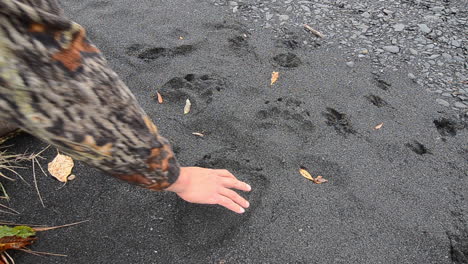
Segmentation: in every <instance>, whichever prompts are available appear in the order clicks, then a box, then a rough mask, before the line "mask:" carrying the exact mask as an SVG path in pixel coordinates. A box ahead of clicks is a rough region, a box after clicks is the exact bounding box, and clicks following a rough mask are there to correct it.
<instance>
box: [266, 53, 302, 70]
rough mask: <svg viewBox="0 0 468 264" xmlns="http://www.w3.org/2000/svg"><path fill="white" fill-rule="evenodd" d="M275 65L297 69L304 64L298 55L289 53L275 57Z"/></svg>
mask: <svg viewBox="0 0 468 264" xmlns="http://www.w3.org/2000/svg"><path fill="white" fill-rule="evenodd" d="M273 64H274V65H278V66H281V67H284V68H296V67H299V66H300V65H301V64H302V61H301V60H300V59H299V57H297V55H296V54H294V53H291V52H288V53H282V54H279V55H276V56H275V57H273Z"/></svg>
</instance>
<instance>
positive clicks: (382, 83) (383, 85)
mask: <svg viewBox="0 0 468 264" xmlns="http://www.w3.org/2000/svg"><path fill="white" fill-rule="evenodd" d="M374 81H375V82H376V85H377V87H379V88H380V89H382V90H384V91H388V89H389V88H390V87H391V86H392V85H391V84H390V83H388V82H387V81H385V80H384V79H382V78H381V77H380V76H376V77H374Z"/></svg>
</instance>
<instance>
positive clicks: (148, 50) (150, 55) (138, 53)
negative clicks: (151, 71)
mask: <svg viewBox="0 0 468 264" xmlns="http://www.w3.org/2000/svg"><path fill="white" fill-rule="evenodd" d="M195 49H196V48H195V46H193V45H188V44H187V45H180V46H177V47H173V48H163V47H147V46H145V45H141V44H134V45H131V46H130V47H128V48H127V54H128V55H130V56H135V57H137V58H139V59H141V60H143V61H145V62H151V61H153V60H157V59H159V58H170V57H175V56H183V55H188V54H190V53H192V52H193V51H194V50H195Z"/></svg>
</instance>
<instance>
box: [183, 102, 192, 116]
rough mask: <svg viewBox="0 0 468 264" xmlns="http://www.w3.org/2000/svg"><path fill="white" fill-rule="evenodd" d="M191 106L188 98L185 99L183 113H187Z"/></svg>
mask: <svg viewBox="0 0 468 264" xmlns="http://www.w3.org/2000/svg"><path fill="white" fill-rule="evenodd" d="M191 106H192V103H190V100H189V99H187V101H185V107H184V114H185V115H186V114H188V113H189V112H190V107H191Z"/></svg>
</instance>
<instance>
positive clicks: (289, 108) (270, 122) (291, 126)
mask: <svg viewBox="0 0 468 264" xmlns="http://www.w3.org/2000/svg"><path fill="white" fill-rule="evenodd" d="M265 104H267V105H269V107H267V108H266V109H264V110H260V111H258V112H257V113H256V115H255V117H256V119H257V120H258V122H256V126H257V127H258V128H259V129H265V130H271V129H272V130H281V131H286V133H291V132H292V133H296V134H297V135H298V136H300V137H301V138H302V139H303V141H308V140H310V138H311V137H310V135H311V134H312V133H314V132H315V130H316V128H315V125H314V124H313V123H312V121H310V113H309V111H307V110H305V109H304V108H303V107H302V106H301V105H302V104H303V103H302V102H301V101H299V100H296V99H292V98H288V99H285V100H283V98H278V99H276V100H275V101H274V102H270V101H265ZM282 134H283V133H282Z"/></svg>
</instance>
